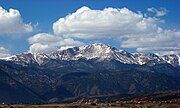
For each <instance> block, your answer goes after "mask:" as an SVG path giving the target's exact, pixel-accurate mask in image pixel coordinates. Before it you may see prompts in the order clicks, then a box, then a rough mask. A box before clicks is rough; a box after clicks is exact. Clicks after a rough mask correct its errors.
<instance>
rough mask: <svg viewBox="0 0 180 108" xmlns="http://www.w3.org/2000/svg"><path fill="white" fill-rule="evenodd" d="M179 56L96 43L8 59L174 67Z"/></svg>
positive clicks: (178, 61) (33, 61) (34, 62)
mask: <svg viewBox="0 0 180 108" xmlns="http://www.w3.org/2000/svg"><path fill="white" fill-rule="evenodd" d="M179 58H180V56H179V55H165V56H159V55H156V54H153V53H148V54H145V53H134V54H131V53H129V52H126V51H124V50H119V49H116V48H115V47H111V46H109V45H106V44H103V43H94V44H91V45H84V46H80V47H73V48H68V49H64V50H57V51H55V52H52V53H51V54H43V53H42V54H41V53H36V54H35V53H22V54H19V55H14V56H11V57H8V58H6V60H8V61H14V62H16V63H19V64H22V65H27V64H31V63H33V64H38V65H43V64H46V63H48V61H50V60H66V61H70V60H79V59H85V60H90V59H96V60H98V61H100V62H101V61H103V60H109V61H110V60H117V61H119V62H122V63H124V64H140V65H143V64H148V65H150V66H152V65H155V64H160V63H169V64H172V65H173V66H179V65H180V59H179Z"/></svg>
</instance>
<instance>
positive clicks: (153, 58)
mask: <svg viewBox="0 0 180 108" xmlns="http://www.w3.org/2000/svg"><path fill="white" fill-rule="evenodd" d="M134 57H135V59H136V61H137V62H138V64H140V65H143V64H146V63H149V64H150V65H155V64H159V63H166V61H164V60H163V59H162V58H161V57H160V56H158V55H156V54H153V53H148V54H145V53H135V54H134Z"/></svg>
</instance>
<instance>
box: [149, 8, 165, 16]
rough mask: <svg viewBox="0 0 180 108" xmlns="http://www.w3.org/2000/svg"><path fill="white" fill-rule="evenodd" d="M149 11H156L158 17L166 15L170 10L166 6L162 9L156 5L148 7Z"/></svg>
mask: <svg viewBox="0 0 180 108" xmlns="http://www.w3.org/2000/svg"><path fill="white" fill-rule="evenodd" d="M147 11H148V12H151V13H154V14H155V16H156V17H161V16H165V15H166V14H167V12H168V10H167V9H166V8H162V7H161V8H160V9H156V8H154V7H151V8H148V9H147Z"/></svg>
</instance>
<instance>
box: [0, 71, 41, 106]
mask: <svg viewBox="0 0 180 108" xmlns="http://www.w3.org/2000/svg"><path fill="white" fill-rule="evenodd" d="M3 102H5V103H21V102H23V103H40V102H43V101H42V99H41V98H40V97H39V96H38V95H37V94H36V93H35V92H33V91H32V90H31V89H29V88H27V87H25V86H24V85H22V84H21V83H19V82H17V81H16V80H14V79H13V78H12V77H11V76H9V75H8V74H7V73H5V72H4V71H2V70H1V69H0V103H3Z"/></svg>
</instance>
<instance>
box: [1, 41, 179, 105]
mask: <svg viewBox="0 0 180 108" xmlns="http://www.w3.org/2000/svg"><path fill="white" fill-rule="evenodd" d="M0 70H1V71H2V72H3V73H5V74H6V75H7V76H8V77H7V76H6V77H5V76H3V78H2V79H4V78H5V79H8V81H9V80H12V81H14V83H15V84H16V85H17V86H16V87H15V89H14V88H13V89H12V88H10V87H9V85H10V86H11V82H8V81H7V80H5V81H3V83H0V86H1V84H2V87H3V88H4V87H6V86H7V89H6V93H5V94H6V95H8V94H9V93H12V94H13V95H15V96H16V95H19V96H21V97H23V96H22V95H27V96H31V97H29V98H30V99H31V98H33V99H37V100H38V99H39V100H40V99H42V100H43V101H45V102H56V101H57V102H62V101H66V100H68V99H75V98H79V97H89V96H108V95H117V94H137V95H138V94H143V93H153V92H157V91H161V90H172V89H175V90H178V89H180V80H179V78H180V66H179V55H165V56H158V55H156V54H152V53H149V54H142V53H135V54H131V53H128V52H126V51H123V50H118V49H116V48H114V47H111V46H109V45H105V44H102V43H95V44H92V45H85V46H80V47H74V48H68V49H66V50H58V51H55V52H52V53H51V54H39V53H37V54H33V53H23V54H20V55H14V56H12V57H9V58H6V59H3V60H0ZM0 81H1V80H0ZM3 84H5V85H3ZM2 90H3V89H2ZM9 90H10V91H9ZM22 90H23V91H24V92H22V94H20V91H22ZM11 91H13V92H11ZM4 92H5V91H2V93H4ZM0 93H1V92H0ZM13 95H12V96H13ZM8 96H9V95H8ZM0 97H2V98H4V97H6V96H5V95H3V94H0ZM9 98H13V99H14V98H15V99H16V100H19V102H27V101H28V102H34V101H36V102H39V100H38V101H37V100H27V101H22V98H19V97H11V96H9ZM16 100H11V101H7V102H17V101H16Z"/></svg>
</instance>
